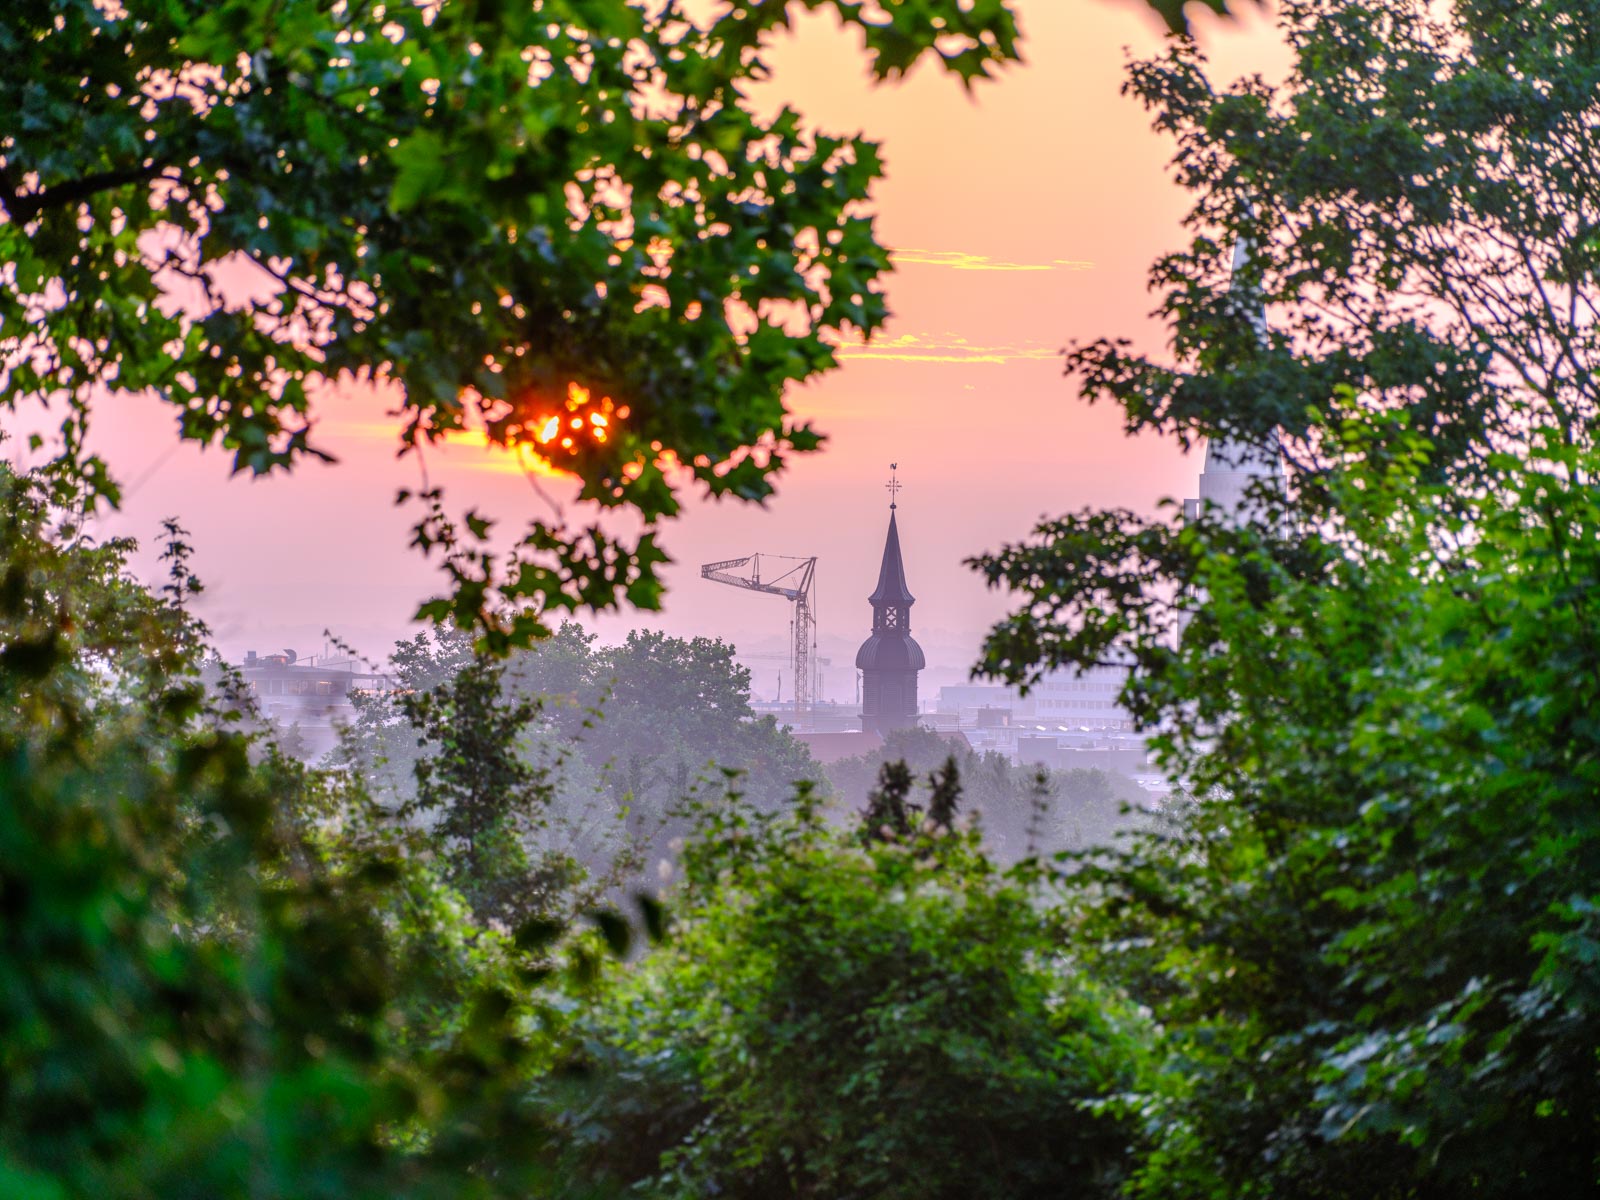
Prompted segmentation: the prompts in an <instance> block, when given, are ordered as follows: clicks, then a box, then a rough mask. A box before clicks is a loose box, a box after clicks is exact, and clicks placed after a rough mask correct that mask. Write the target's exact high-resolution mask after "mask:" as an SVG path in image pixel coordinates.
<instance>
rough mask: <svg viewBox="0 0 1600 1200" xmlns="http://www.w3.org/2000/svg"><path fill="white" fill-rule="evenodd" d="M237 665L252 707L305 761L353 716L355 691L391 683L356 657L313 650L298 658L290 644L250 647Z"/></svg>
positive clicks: (314, 756)
mask: <svg viewBox="0 0 1600 1200" xmlns="http://www.w3.org/2000/svg"><path fill="white" fill-rule="evenodd" d="M238 671H239V676H240V678H241V679H242V680H243V681H244V685H245V687H246V688H247V689H248V691H249V693H250V695H251V697H252V698H253V699H254V700H255V705H256V710H257V711H258V712H259V713H260V714H261V716H262V717H263V718H264V719H265V720H267V721H268V722H270V723H271V724H272V725H273V726H274V727H275V728H276V729H277V730H278V733H279V736H280V738H281V739H282V740H283V742H284V745H285V748H286V749H287V750H288V751H289V752H290V753H292V754H294V755H296V756H297V757H299V758H303V759H305V760H306V761H308V762H309V761H312V760H314V759H317V758H320V757H322V755H324V754H326V753H327V752H328V751H329V750H332V749H333V747H334V746H335V745H336V744H337V743H338V740H339V727H340V726H341V725H343V724H346V723H348V722H350V721H352V720H354V719H355V705H354V703H352V698H353V697H354V696H356V695H358V694H360V693H361V692H363V691H383V690H387V689H388V688H390V687H392V686H393V684H392V683H391V681H390V680H389V678H388V677H387V676H385V675H380V674H376V673H374V672H372V671H370V670H367V669H366V667H365V665H364V664H362V663H359V662H357V661H356V660H355V659H352V658H329V657H326V656H318V655H312V656H311V657H310V658H308V659H304V660H302V659H301V658H300V656H299V655H297V654H296V653H295V652H294V651H293V650H284V651H281V652H279V653H277V654H257V653H256V652H255V651H254V650H251V651H250V652H249V653H247V654H246V655H245V656H244V662H243V663H241V664H240V665H239V668H238Z"/></svg>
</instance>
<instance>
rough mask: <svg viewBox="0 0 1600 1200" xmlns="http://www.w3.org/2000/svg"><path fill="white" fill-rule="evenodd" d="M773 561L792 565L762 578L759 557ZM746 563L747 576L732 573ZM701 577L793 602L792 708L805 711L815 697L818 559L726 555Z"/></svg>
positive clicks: (772, 555) (701, 571) (709, 565)
mask: <svg viewBox="0 0 1600 1200" xmlns="http://www.w3.org/2000/svg"><path fill="white" fill-rule="evenodd" d="M764 558H765V559H767V560H769V561H772V560H776V561H778V562H780V563H790V564H793V565H792V566H789V567H787V568H785V569H783V570H780V571H779V572H778V574H776V575H774V576H772V577H771V578H770V579H766V580H763V579H762V578H761V560H762V559H764ZM744 566H748V567H749V569H750V573H749V574H748V575H736V574H734V572H735V571H737V570H738V569H739V568H740V567H744ZM700 576H701V578H703V579H709V580H711V582H713V583H725V584H727V585H728V586H729V587H737V588H744V589H745V590H747V591H751V592H766V593H767V594H768V595H770V596H782V597H783V598H784V599H785V600H788V601H790V602H791V603H793V605H794V620H793V621H792V622H791V626H792V629H791V632H792V633H793V635H794V641H793V650H792V652H791V657H790V663H791V669H792V670H793V672H794V710H795V712H796V713H804V712H805V711H806V710H808V709H809V708H810V707H811V706H812V705H813V704H814V703H815V702H816V698H817V676H816V669H817V616H816V583H817V560H816V558H815V557H812V558H797V557H794V556H792V555H787V554H747V555H745V556H744V557H743V558H729V559H724V560H723V561H722V562H714V563H706V565H705V566H703V567H701V568H700Z"/></svg>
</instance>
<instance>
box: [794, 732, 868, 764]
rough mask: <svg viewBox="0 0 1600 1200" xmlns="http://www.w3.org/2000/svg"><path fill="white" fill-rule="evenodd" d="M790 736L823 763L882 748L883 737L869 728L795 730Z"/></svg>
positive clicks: (854, 756) (858, 755) (856, 756)
mask: <svg viewBox="0 0 1600 1200" xmlns="http://www.w3.org/2000/svg"><path fill="white" fill-rule="evenodd" d="M792 736H793V737H794V740H795V741H797V742H800V743H801V744H802V745H804V746H805V747H806V748H807V749H808V750H810V751H811V757H812V758H814V759H816V760H817V761H818V762H819V763H822V764H824V765H826V764H828V763H836V762H838V761H839V760H840V759H841V758H859V757H860V756H861V755H863V754H871V753H872V752H873V751H874V750H882V749H883V738H882V737H880V736H879V735H878V733H877V732H876V731H875V730H871V729H841V730H822V731H819V732H816V733H805V732H801V731H798V730H797V731H795V732H794V733H793V734H792Z"/></svg>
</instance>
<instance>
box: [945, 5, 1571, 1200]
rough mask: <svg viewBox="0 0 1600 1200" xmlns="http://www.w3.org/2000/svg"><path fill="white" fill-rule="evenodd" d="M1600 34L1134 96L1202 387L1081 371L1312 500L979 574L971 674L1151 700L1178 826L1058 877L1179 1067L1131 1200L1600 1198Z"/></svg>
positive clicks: (1372, 48)
mask: <svg viewBox="0 0 1600 1200" xmlns="http://www.w3.org/2000/svg"><path fill="white" fill-rule="evenodd" d="M1595 16H1596V13H1595V12H1594V10H1593V7H1592V6H1590V5H1587V4H1583V3H1573V4H1557V5H1542V6H1529V5H1512V4H1496V3H1477V2H1476V0H1462V2H1459V3H1455V4H1452V5H1421V4H1411V3H1409V2H1405V0H1352V2H1349V3H1334V2H1332V0H1306V2H1293V3H1289V4H1286V5H1285V6H1284V9H1283V15H1282V23H1283V27H1284V29H1285V31H1286V33H1287V35H1288V37H1289V40H1290V43H1291V46H1292V48H1293V49H1294V51H1295V55H1296V66H1295V70H1294V72H1293V74H1292V76H1291V78H1290V80H1289V82H1288V83H1287V85H1285V87H1284V88H1283V89H1281V90H1274V89H1271V88H1269V87H1268V86H1267V85H1265V84H1263V83H1262V82H1260V81H1259V80H1247V81H1244V82H1243V83H1240V84H1238V85H1235V86H1234V87H1233V88H1230V89H1227V90H1221V89H1215V88H1213V87H1212V86H1211V84H1210V82H1209V81H1208V80H1207V79H1206V77H1205V75H1204V72H1203V69H1202V64H1201V62H1200V59H1199V57H1198V55H1197V52H1196V51H1194V50H1193V48H1192V47H1187V46H1179V47H1177V48H1175V49H1173V50H1172V51H1171V52H1170V53H1168V54H1167V55H1165V56H1163V57H1162V58H1161V59H1159V60H1157V61H1155V62H1151V63H1145V64H1140V65H1138V66H1136V67H1135V68H1134V73H1133V84H1132V87H1133V89H1134V91H1135V92H1136V94H1138V95H1140V96H1141V97H1143V98H1145V99H1146V100H1147V101H1149V102H1150V103H1152V105H1153V106H1154V107H1155V108H1156V110H1157V112H1158V122H1159V124H1160V125H1162V127H1164V128H1167V129H1169V130H1171V131H1172V132H1173V133H1174V134H1175V135H1176V136H1177V138H1178V141H1179V152H1178V159H1177V169H1178V175H1179V179H1180V181H1182V182H1183V183H1184V184H1185V185H1186V186H1188V187H1190V188H1191V189H1192V190H1193V191H1194V192H1195V194H1196V199H1195V207H1194V211H1193V214H1192V219H1191V220H1192V225H1193V226H1194V228H1195V231H1196V237H1195V239H1194V241H1193V243H1192V245H1191V246H1190V247H1189V248H1188V249H1187V250H1185V251H1183V252H1181V253H1178V254H1175V255H1172V256H1169V257H1168V258H1166V259H1163V260H1162V261H1161V262H1160V263H1158V264H1157V266H1156V268H1155V270H1154V273H1153V281H1154V283H1155V285H1156V286H1157V288H1158V289H1159V290H1160V291H1161V292H1162V293H1163V311H1164V313H1165V315H1166V316H1167V317H1168V318H1169V319H1170V321H1171V322H1172V329H1173V345H1174V347H1175V349H1176V352H1177V362H1176V363H1175V364H1160V363H1156V362H1154V361H1150V360H1146V359H1141V358H1137V357H1135V356H1132V355H1130V354H1128V353H1127V351H1126V349H1125V347H1123V346H1121V345H1119V344H1117V343H1114V342H1100V343H1096V344H1094V345H1091V346H1088V347H1083V348H1080V349H1079V350H1077V351H1076V352H1075V353H1074V355H1073V365H1074V366H1075V368H1077V369H1079V370H1081V371H1082V372H1083V382H1084V387H1085V391H1086V394H1088V395H1090V396H1091V397H1098V398H1111V399H1114V400H1115V401H1117V402H1118V403H1120V404H1122V405H1123V407H1124V409H1125V411H1126V412H1127V414H1128V423H1129V425H1130V427H1152V426H1153V427H1160V428H1165V429H1169V430H1174V431H1177V432H1178V433H1179V434H1180V435H1181V436H1184V437H1193V436H1195V435H1198V434H1207V435H1215V434H1219V433H1220V434H1224V435H1227V436H1229V437H1237V438H1239V439H1242V440H1254V441H1255V442H1257V443H1258V444H1264V443H1268V442H1270V441H1271V440H1272V438H1273V437H1274V436H1275V432H1276V433H1281V436H1282V438H1283V440H1284V443H1285V445H1286V446H1287V447H1288V449H1289V450H1290V452H1291V455H1292V457H1293V460H1294V465H1295V467H1296V468H1297V469H1296V470H1295V471H1294V473H1293V474H1292V476H1291V480H1290V482H1289V485H1288V487H1287V489H1286V490H1283V491H1273V490H1271V489H1267V488H1260V489H1258V490H1257V495H1256V497H1255V502H1256V507H1255V512H1254V514H1253V519H1249V520H1243V521H1241V520H1239V519H1238V517H1237V515H1236V514H1229V513H1219V512H1216V511H1205V512H1201V513H1200V514H1198V515H1197V516H1195V517H1194V518H1193V519H1190V520H1187V521H1185V522H1183V523H1182V524H1179V523H1177V522H1175V521H1172V520H1170V519H1166V518H1163V519H1159V520H1148V519H1145V518H1143V517H1140V516H1137V515H1135V514H1132V513H1127V512H1091V513H1084V514H1080V515H1077V516H1070V517H1066V518H1062V519H1060V520H1057V521H1051V522H1047V523H1045V524H1043V525H1041V526H1040V527H1039V528H1038V529H1037V530H1036V531H1035V535H1034V537H1033V538H1031V539H1029V540H1028V541H1026V542H1024V543H1021V544H1018V545H1014V546H1009V547H1005V548H1004V549H1002V550H1001V551H999V552H997V553H995V554H992V555H988V556H985V557H984V558H983V559H981V560H979V561H978V563H977V565H978V567H979V568H980V569H981V570H982V571H983V572H984V573H985V575H986V576H987V578H989V579H990V580H991V581H992V582H994V583H996V584H1003V585H1005V586H1007V587H1010V588H1012V589H1015V592H1016V594H1017V595H1018V596H1019V597H1020V599H1021V603H1020V605H1019V606H1018V608H1017V609H1016V611H1015V612H1014V613H1013V614H1012V616H1011V617H1009V618H1008V619H1007V620H1006V621H1005V622H1003V623H1002V624H1001V625H1000V626H998V627H997V628H996V629H995V631H994V632H993V633H992V635H991V637H990V639H989V642H988V644H987V646H986V649H985V658H984V665H985V666H986V668H987V669H988V670H989V671H990V672H992V673H995V674H997V675H1000V676H1003V677H1006V678H1009V679H1013V680H1017V681H1026V680H1028V679H1032V678H1036V677H1037V675H1038V673H1040V672H1042V671H1044V670H1047V669H1050V668H1052V667H1057V666H1062V665H1067V664H1088V663H1095V662H1104V661H1107V660H1109V659H1115V660H1117V661H1123V662H1128V663H1131V664H1132V668H1133V669H1132V674H1131V678H1130V683H1129V686H1128V688H1127V690H1126V692H1125V694H1124V696H1123V697H1122V702H1123V704H1124V705H1125V706H1127V707H1128V708H1129V710H1130V711H1131V712H1133V713H1134V714H1135V716H1136V718H1137V719H1138V720H1139V721H1140V722H1141V724H1142V725H1143V726H1144V727H1145V728H1146V729H1148V730H1150V731H1152V732H1153V733H1154V734H1155V735H1156V736H1155V741H1154V744H1155V745H1156V746H1157V748H1158V750H1159V752H1160V754H1161V756H1162V760H1163V762H1164V764H1165V766H1166V767H1167V769H1168V770H1169V771H1170V772H1171V773H1172V774H1173V776H1174V778H1175V779H1176V780H1177V781H1178V782H1179V783H1180V784H1182V785H1183V786H1184V790H1185V791H1186V793H1187V794H1188V795H1189V796H1191V797H1193V799H1192V800H1191V801H1189V802H1187V803H1184V804H1181V805H1178V806H1176V807H1175V808H1174V810H1173V811H1172V812H1171V813H1170V814H1169V820H1168V821H1167V822H1166V823H1165V824H1164V826H1163V828H1161V829H1160V830H1157V831H1155V832H1152V833H1150V834H1149V835H1148V836H1146V837H1144V838H1143V839H1141V840H1140V841H1139V842H1138V843H1137V844H1135V845H1134V846H1133V847H1131V848H1129V849H1127V850H1125V851H1124V852H1123V853H1121V854H1119V855H1116V856H1115V857H1114V858H1113V859H1111V860H1110V861H1107V860H1100V861H1098V862H1088V863H1081V864H1078V865H1079V868H1080V869H1079V870H1077V871H1076V873H1074V874H1073V875H1071V876H1070V878H1069V879H1068V880H1067V881H1066V884H1067V886H1068V887H1069V889H1070V890H1072V891H1074V892H1076V893H1077V894H1078V895H1080V896H1081V897H1082V898H1083V900H1084V901H1085V902H1087V904H1088V905H1089V908H1088V909H1087V910H1085V911H1087V912H1088V913H1089V914H1090V915H1088V916H1087V917H1086V919H1085V920H1084V922H1083V924H1082V925H1080V926H1079V927H1078V928H1077V929H1075V930H1074V931H1073V937H1072V952H1073V953H1074V954H1076V955H1079V956H1081V960H1082V961H1083V962H1085V964H1086V965H1088V966H1089V968H1090V969H1093V970H1095V971H1096V972H1097V973H1100V974H1101V975H1102V977H1104V978H1106V979H1110V980H1120V981H1122V983H1123V984H1124V985H1125V986H1126V987H1128V988H1129V989H1130V991H1131V992H1132V993H1133V995H1134V996H1135V997H1136V998H1137V999H1139V1000H1140V1001H1142V1002H1144V1003H1146V1004H1148V1005H1149V1006H1150V1008H1151V1010H1152V1012H1153V1014H1154V1017H1155V1020H1156V1021H1157V1023H1158V1026H1159V1028H1160V1029H1161V1030H1162V1031H1163V1034H1162V1045H1161V1052H1162V1054H1163V1056H1164V1058H1165V1061H1166V1065H1165V1068H1164V1070H1163V1072H1162V1073H1161V1078H1162V1082H1161V1083H1160V1084H1159V1085H1157V1086H1156V1087H1154V1088H1152V1089H1151V1090H1150V1091H1149V1092H1148V1093H1146V1094H1143V1095H1139V1096H1130V1097H1128V1098H1126V1101H1125V1103H1126V1108H1125V1109H1124V1111H1126V1112H1128V1113H1129V1114H1130V1115H1135V1116H1137V1117H1138V1118H1139V1120H1140V1121H1141V1122H1142V1123H1143V1125H1144V1130H1145V1139H1146V1140H1145V1141H1144V1143H1143V1145H1142V1147H1141V1153H1140V1160H1141V1161H1140V1165H1139V1168H1138V1169H1137V1170H1136V1172H1135V1173H1134V1180H1133V1183H1132V1185H1131V1187H1132V1191H1133V1192H1134V1193H1135V1194H1139V1195H1148V1196H1161V1197H1163V1198H1166V1197H1175V1196H1176V1197H1183V1196H1196V1197H1198V1196H1207V1197H1230V1198H1234V1197H1249V1196H1281V1195H1304V1196H1322V1197H1340V1196H1348V1197H1358V1196H1359V1197H1372V1196H1392V1197H1418V1196H1447V1195H1448V1196H1460V1195H1494V1196H1531V1195H1534V1194H1537V1193H1547V1194H1548V1193H1560V1194H1580V1193H1582V1192H1585V1191H1587V1190H1590V1189H1591V1188H1592V1187H1593V1183H1594V1180H1595V1178H1596V1164H1597V1163H1600V1138H1597V1128H1596V1125H1595V1122H1594V1113H1595V1112H1596V1107H1595V1099H1596V1097H1595V1094H1594V1091H1595V1087H1596V1075H1595V1071H1594V1062H1595V1056H1596V1053H1597V1049H1600V1024H1597V1020H1596V1018H1597V1015H1600V1010H1597V1009H1596V1007H1595V994H1594V989H1593V979H1594V973H1593V970H1592V963H1593V961H1594V960H1593V958H1592V957H1590V956H1591V954H1592V952H1593V947H1592V945H1591V940H1592V937H1593V928H1592V904H1593V897H1594V896H1595V895H1596V893H1597V891H1600V858H1597V857H1596V845H1597V844H1596V841H1595V836H1596V827H1595V824H1594V821H1593V812H1594V800H1595V796H1596V794H1597V785H1600V744H1597V743H1596V740H1595V728H1594V725H1593V721H1592V719H1591V716H1590V714H1591V713H1592V712H1593V711H1594V710H1595V704H1596V700H1597V699H1600V697H1596V695H1595V694H1594V690H1595V688H1596V686H1597V684H1600V670H1597V664H1596V662H1595V647H1596V646H1597V645H1600V642H1597V641H1596V639H1595V633H1596V630H1595V628H1594V619H1595V614H1594V611H1593V602H1592V600H1591V597H1592V596H1593V595H1594V594H1595V583H1596V571H1597V569H1600V559H1597V558H1596V548H1597V546H1600V537H1597V532H1600V530H1597V527H1596V521H1597V517H1600V511H1597V509H1596V507H1595V505H1596V500H1595V495H1594V492H1593V488H1592V485H1591V484H1590V482H1589V481H1590V480H1592V479H1593V478H1594V471H1595V468H1596V466H1597V465H1600V460H1597V455H1596V446H1595V439H1594V429H1595V428H1596V424H1595V419H1596V412H1595V407H1594V399H1595V393H1594V380H1595V377H1596V373H1595V370H1594V368H1595V365H1596V363H1595V357H1596V355H1595V351H1596V345H1595V343H1594V341H1593V337H1594V333H1593V321H1592V317H1591V316H1590V314H1591V313H1592V307H1591V305H1592V295H1591V293H1592V291H1593V288H1594V282H1595V265H1596V264H1595V261H1594V260H1593V256H1592V255H1591V254H1590V253H1589V249H1590V247H1589V239H1588V232H1587V231H1588V230H1589V228H1590V226H1591V224H1592V221H1593V218H1592V213H1593V211H1594V207H1595V205H1594V197H1593V196H1592V195H1591V184H1592V182H1593V180H1592V171H1591V170H1590V166H1591V162H1590V160H1591V159H1592V157H1593V156H1592V153H1590V150H1589V148H1590V146H1591V145H1592V140H1593V138H1592V131H1593V128H1594V126H1595V119H1596V116H1597V112H1596V108H1595V105H1596V99H1595V97H1596V95H1597V94H1600V93H1597V92H1596V88H1595V80H1596V78H1597V76H1596V71H1597V69H1600V57H1597V53H1596V47H1595V44H1594V42H1593V40H1592V39H1591V38H1590V36H1589V30H1590V29H1592V28H1593V25H1594V17H1595ZM1235 240H1239V241H1243V242H1244V244H1245V245H1246V247H1247V248H1248V251H1249V254H1248V257H1247V259H1246V261H1245V262H1244V263H1243V264H1242V265H1240V266H1239V267H1238V268H1237V270H1236V272H1235V275H1234V277H1233V278H1232V279H1231V280H1230V279H1228V278H1227V275H1226V271H1225V265H1226V259H1227V253H1226V252H1227V250H1228V249H1229V248H1230V244H1231V243H1233V242H1234V241H1235ZM1263 304H1265V306H1266V307H1265V313H1264V315H1265V322H1263V320H1262V317H1263V310H1262V305H1263Z"/></svg>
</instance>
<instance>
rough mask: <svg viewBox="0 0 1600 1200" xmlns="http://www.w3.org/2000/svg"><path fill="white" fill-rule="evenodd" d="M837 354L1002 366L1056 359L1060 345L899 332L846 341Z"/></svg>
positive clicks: (860, 359)
mask: <svg viewBox="0 0 1600 1200" xmlns="http://www.w3.org/2000/svg"><path fill="white" fill-rule="evenodd" d="M835 352H836V353H837V354H838V356H839V357H840V358H841V359H843V360H845V361H848V362H903V363H959V364H966V365H969V366H1004V365H1005V364H1006V363H1009V362H1019V361H1025V360H1028V359H1035V360H1037V359H1047V358H1058V357H1059V356H1060V354H1061V350H1060V348H1059V347H1055V346H1047V345H1045V344H1044V343H1043V342H1020V343H1016V344H1013V345H999V346H996V345H986V344H980V343H974V342H970V341H968V340H967V339H966V338H964V337H962V336H960V335H959V334H954V333H943V334H920V333H902V334H900V335H899V336H897V337H878V338H874V339H873V340H872V341H871V342H849V343H843V344H841V345H839V346H837V347H836V350H835Z"/></svg>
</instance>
